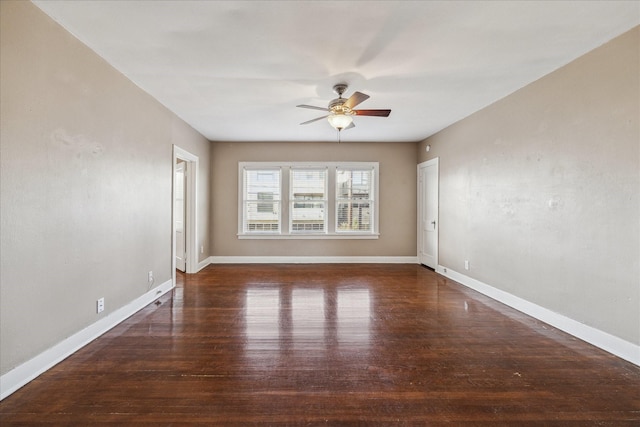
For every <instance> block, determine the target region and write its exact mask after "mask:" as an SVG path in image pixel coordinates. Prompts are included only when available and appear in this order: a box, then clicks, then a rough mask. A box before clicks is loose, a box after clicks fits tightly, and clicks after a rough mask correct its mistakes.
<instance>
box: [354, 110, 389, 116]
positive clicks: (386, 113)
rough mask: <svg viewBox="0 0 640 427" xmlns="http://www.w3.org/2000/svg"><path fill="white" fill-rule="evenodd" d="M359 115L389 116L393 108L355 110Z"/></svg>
mask: <svg viewBox="0 0 640 427" xmlns="http://www.w3.org/2000/svg"><path fill="white" fill-rule="evenodd" d="M353 112H354V113H356V115H358V116H376V117H389V114H391V110H353Z"/></svg>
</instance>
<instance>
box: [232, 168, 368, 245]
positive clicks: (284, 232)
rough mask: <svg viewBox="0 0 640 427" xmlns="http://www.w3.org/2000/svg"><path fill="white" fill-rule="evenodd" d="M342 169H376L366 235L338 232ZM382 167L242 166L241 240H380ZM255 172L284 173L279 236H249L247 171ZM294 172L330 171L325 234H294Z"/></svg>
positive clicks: (239, 218)
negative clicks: (338, 187) (246, 227)
mask: <svg viewBox="0 0 640 427" xmlns="http://www.w3.org/2000/svg"><path fill="white" fill-rule="evenodd" d="M338 168H341V169H372V170H373V171H374V173H373V182H372V185H373V191H372V197H373V200H372V205H373V212H372V216H373V218H372V221H371V222H372V230H371V231H367V232H362V231H336V229H335V228H336V215H337V203H336V194H335V192H336V182H335V180H336V170H337V169H338ZM379 168H380V166H379V163H378V162H238V206H237V210H238V234H237V236H238V239H256V240H260V239H264V240H269V239H275V240H278V239H293V240H295V239H300V240H314V239H315V240H318V239H319V240H324V239H352V240H356V239H378V238H379V236H380V232H379V221H378V220H379V216H380V215H379V213H380V206H379V200H380V197H379V191H378V189H379V175H380V170H379ZM245 169H247V170H251V169H254V170H255V169H280V171H281V175H280V185H281V188H280V192H281V195H280V197H281V209H280V230H279V231H278V232H265V231H253V232H245V231H244V228H243V225H244V203H243V202H244V192H245V188H244V186H245V185H246V183H245V182H244V170H245ZM291 169H327V194H326V200H327V201H326V208H325V211H326V212H325V221H326V222H325V225H326V227H325V228H326V231H325V232H308V233H305V232H301V231H294V232H292V231H291V221H290V219H289V218H290V215H289V210H290V209H291V200H290V183H291V181H290V176H289V175H290V174H289V172H290V170H291Z"/></svg>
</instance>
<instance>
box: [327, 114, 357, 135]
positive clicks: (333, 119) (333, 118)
mask: <svg viewBox="0 0 640 427" xmlns="http://www.w3.org/2000/svg"><path fill="white" fill-rule="evenodd" d="M327 120H328V121H329V124H330V125H331V126H333V128H334V129H336V130H338V131H341V130H342V129H344V128H346V127H347V126H349V125H350V124H351V122H353V117H351V116H348V115H346V114H331V115H330V116H329V117H327Z"/></svg>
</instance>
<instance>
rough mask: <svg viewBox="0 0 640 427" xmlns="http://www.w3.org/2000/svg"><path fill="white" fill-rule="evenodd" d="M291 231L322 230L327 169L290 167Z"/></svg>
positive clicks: (323, 226) (323, 225) (323, 227)
mask: <svg viewBox="0 0 640 427" xmlns="http://www.w3.org/2000/svg"><path fill="white" fill-rule="evenodd" d="M289 176H290V179H291V182H290V184H289V188H290V189H291V195H290V200H291V209H290V210H289V212H290V213H291V215H290V217H291V232H292V233H295V232H324V231H325V230H326V225H325V207H326V203H327V200H326V199H327V198H326V194H327V170H326V169H318V170H309V169H292V170H291V173H290V175H289Z"/></svg>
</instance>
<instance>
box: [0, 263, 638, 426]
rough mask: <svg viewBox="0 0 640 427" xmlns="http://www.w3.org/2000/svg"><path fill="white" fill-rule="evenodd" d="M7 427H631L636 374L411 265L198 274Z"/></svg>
mask: <svg viewBox="0 0 640 427" xmlns="http://www.w3.org/2000/svg"><path fill="white" fill-rule="evenodd" d="M179 278H180V280H179V282H180V283H179V286H178V287H177V288H176V289H175V290H174V291H173V292H172V293H170V294H167V295H165V296H163V297H162V298H160V300H159V301H158V303H157V304H151V305H149V306H148V307H146V308H145V309H143V310H142V311H140V312H139V313H137V314H136V315H134V316H132V317H131V318H129V319H128V320H127V321H125V322H123V323H122V324H120V325H119V326H117V327H115V328H114V329H112V330H111V331H109V332H108V333H107V334H105V335H103V336H102V337H100V338H99V339H97V340H95V341H94V342H93V343H91V344H90V345H88V346H86V347H85V348H83V349H82V350H80V351H78V352H77V353H76V354H74V355H72V356H71V357H69V358H68V359H67V360H65V361H64V362H62V363H60V364H59V365H57V366H56V367H54V368H52V369H51V370H49V371H48V372H46V373H44V374H43V375H41V376H40V377H38V378H37V379H35V380H34V381H32V382H31V383H29V384H28V385H26V386H25V387H23V388H22V389H20V390H19V391H17V392H16V393H14V394H13V395H11V396H9V397H8V398H6V399H5V400H4V401H2V402H0V424H1V425H2V426H12V425H29V426H31V425H39V424H49V425H80V426H87V425H95V424H100V423H109V424H112V425H123V426H126V425H150V426H159V425H185V424H190V423H200V424H203V425H277V426H280V425H430V426H439V425H453V426H455V425H472V426H500V425H505V426H511V425H515V426H538V425H539V426H565V425H568V426H588V425H598V426H600V425H610V426H639V425H640V368H639V367H637V366H635V365H633V364H631V363H628V362H625V361H623V360H621V359H619V358H616V357H614V356H612V355H610V354H608V353H606V352H604V351H602V350H599V349H597V348H595V347H593V346H591V345H589V344H586V343H584V342H582V341H580V340H578V339H575V338H573V337H571V336H569V335H567V334H565V333H563V332H560V331H558V330H556V329H554V328H552V327H550V326H548V325H546V324H543V323H541V322H538V321H536V320H535V319H532V318H530V317H528V316H525V315H523V314H521V313H519V312H517V311H514V310H512V309H510V308H508V307H506V306H504V305H502V304H500V303H497V302H495V301H493V300H491V299H489V298H486V297H484V296H482V295H480V294H477V293H475V292H473V291H471V290H469V289H467V288H465V287H463V286H461V285H459V284H457V283H455V282H453V281H450V280H447V279H445V278H443V277H442V276H439V275H437V274H435V273H434V272H432V271H430V270H427V269H426V268H423V267H420V266H417V265H371V264H360V265H212V266H209V267H207V268H206V269H205V270H203V271H202V272H201V273H199V274H197V275H189V276H184V275H180V276H179Z"/></svg>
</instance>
